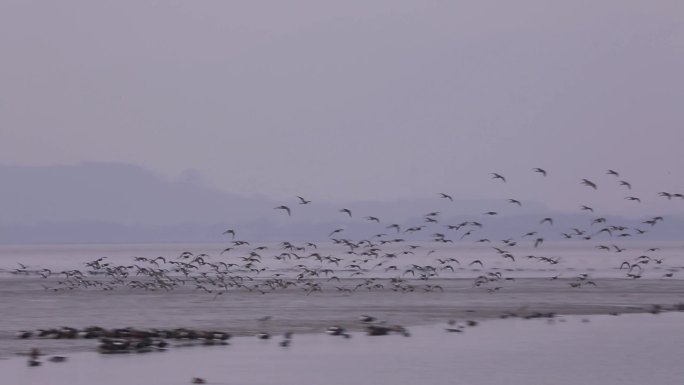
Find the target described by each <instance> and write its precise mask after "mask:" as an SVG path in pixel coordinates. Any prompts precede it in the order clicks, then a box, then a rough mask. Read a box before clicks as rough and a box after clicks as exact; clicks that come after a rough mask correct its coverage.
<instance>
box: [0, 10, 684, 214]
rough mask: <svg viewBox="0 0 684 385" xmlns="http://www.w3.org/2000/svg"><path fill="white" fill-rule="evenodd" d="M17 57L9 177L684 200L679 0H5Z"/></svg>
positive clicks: (331, 192)
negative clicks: (62, 168)
mask: <svg viewBox="0 0 684 385" xmlns="http://www.w3.org/2000/svg"><path fill="white" fill-rule="evenodd" d="M0 57H1V60H0V164H4V165H52V164H74V163H78V162H82V161H118V162H126V163H132V164H137V165H141V166H144V167H147V168H149V169H151V170H154V171H157V172H159V173H162V174H164V175H168V176H170V177H174V178H175V177H179V176H180V175H182V174H183V173H184V172H185V171H186V170H188V169H194V170H197V172H198V173H199V174H201V175H202V177H203V178H204V179H205V180H206V181H207V183H208V184H211V185H214V186H216V187H218V188H220V189H223V190H226V191H231V192H237V193H241V194H254V193H258V194H263V195H267V196H270V197H274V198H283V199H285V198H287V199H290V198H292V197H293V196H294V195H304V196H307V197H309V198H311V199H315V200H358V199H397V198H407V197H424V196H434V195H435V194H436V193H437V192H442V191H444V192H448V193H452V194H453V195H454V196H457V197H459V196H460V197H487V196H490V195H495V194H497V193H498V191H497V190H498V189H500V188H501V185H499V184H496V182H497V181H493V180H491V176H490V175H489V173H490V172H493V171H497V172H501V173H502V174H504V175H506V176H507V178H508V179H509V182H508V183H507V188H508V189H510V193H511V194H515V195H516V196H523V197H529V198H535V199H540V200H543V201H545V202H546V203H548V204H549V205H551V206H555V207H564V206H568V207H569V206H570V205H572V206H573V207H574V205H575V203H576V201H575V200H572V204H570V203H566V202H569V200H568V198H569V197H572V198H574V197H575V196H576V195H577V194H589V193H591V192H590V191H587V190H588V189H587V188H586V187H584V186H580V185H579V178H589V179H592V178H593V179H595V180H598V181H601V182H603V181H606V180H607V178H608V177H609V176H606V175H605V170H606V169H608V168H614V169H616V170H618V171H621V172H622V173H623V175H622V176H623V177H624V178H625V179H627V180H629V181H630V182H632V184H633V185H635V191H636V192H635V193H634V194H637V193H642V194H649V195H648V196H649V197H654V194H655V192H656V191H661V190H664V191H676V192H682V191H684V167H682V165H684V160H683V157H682V153H681V147H682V144H684V71H683V70H682V69H684V2H683V1H681V0H673V1H628V0H611V1H600V0H599V1H597V0H589V1H578V0H573V1H549V0H539V1H528V0H525V1H481V0H477V1H456V0H454V1H425V0H420V1H399V0H386V1H369V0H362V1H334V2H328V1H318V0H316V1H142V0H130V1H124V0H115V1H92V0H81V1H74V0H61V1H28V0H16V1H13V0H0ZM532 167H543V168H546V169H547V170H548V171H549V177H548V179H547V181H546V182H544V183H546V184H547V185H549V186H551V185H552V187H553V188H551V187H549V186H545V185H544V184H543V183H541V182H539V181H538V177H539V175H536V174H534V173H532V172H531V171H530V169H531V168H532ZM564 185H567V186H568V188H567V191H565V190H563V189H562V188H561V189H560V191H565V193H558V191H559V188H558V186H564ZM639 188H641V190H639ZM551 191H554V193H553V194H551ZM615 204H616V207H618V206H619V205H625V204H627V203H626V202H624V201H623V200H621V199H618V200H617V201H616V203H615Z"/></svg>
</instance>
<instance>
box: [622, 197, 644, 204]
mask: <svg viewBox="0 0 684 385" xmlns="http://www.w3.org/2000/svg"><path fill="white" fill-rule="evenodd" d="M625 199H627V200H628V201H636V202H639V203H641V199H639V198H637V197H626V198H625Z"/></svg>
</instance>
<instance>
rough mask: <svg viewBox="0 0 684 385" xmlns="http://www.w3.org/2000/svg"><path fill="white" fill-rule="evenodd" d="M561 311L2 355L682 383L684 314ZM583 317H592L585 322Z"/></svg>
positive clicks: (234, 368) (238, 371)
mask: <svg viewBox="0 0 684 385" xmlns="http://www.w3.org/2000/svg"><path fill="white" fill-rule="evenodd" d="M585 318H586V317H584V316H565V317H560V318H557V319H555V320H554V321H553V322H550V321H548V320H546V319H534V320H522V319H506V320H491V321H485V322H482V323H480V325H479V326H476V327H470V328H467V329H466V331H465V332H464V333H446V332H445V331H444V327H443V325H439V326H434V325H433V326H421V327H413V328H411V329H410V331H411V337H403V336H400V335H390V336H385V337H369V336H365V335H361V334H359V333H355V334H354V335H353V336H352V338H350V339H343V338H339V337H332V336H329V335H325V334H319V333H317V334H306V335H297V334H295V336H294V339H293V343H292V345H290V346H289V347H287V348H283V347H280V346H279V345H278V343H277V342H278V339H272V340H267V341H264V340H258V339H257V338H255V337H238V338H235V339H234V340H233V341H232V344H231V345H230V346H226V347H209V348H185V349H181V348H177V349H174V350H170V351H168V352H164V353H150V354H145V355H135V356H131V355H120V356H102V355H97V354H94V353H77V354H73V355H72V356H71V357H70V360H69V361H68V362H67V363H63V364H52V363H45V364H44V365H43V366H42V367H39V368H28V367H27V366H26V364H25V362H24V360H23V359H14V360H5V361H0V370H1V371H2V373H3V378H4V379H6V380H9V381H11V383H12V384H19V385H22V384H37V383H50V384H54V385H61V384H65V385H67V384H68V385H81V384H83V385H85V384H91V383H93V382H96V383H98V384H102V385H109V384H112V385H114V384H169V385H173V384H188V383H190V380H191V378H193V377H203V378H205V379H206V380H207V383H210V384H244V383H249V384H264V385H265V384H278V385H295V384H296V385H301V384H316V383H318V384H320V383H323V384H327V385H338V384H339V385H342V384H345V385H346V384H353V383H356V384H396V385H404V384H406V385H409V384H411V385H413V384H416V383H420V384H436V385H437V384H493V385H498V384H501V385H503V384H505V385H518V384H520V385H523V384H525V385H528V384H584V385H587V384H589V385H591V384H596V385H599V384H601V385H613V384H614V385H618V384H619V385H632V384H633V385H642V384H662V385H670V384H672V385H675V384H677V385H679V384H681V380H682V378H684V367H682V366H681V365H680V361H681V353H682V351H684V336H683V335H682V334H681V325H682V322H683V321H684V314H681V313H664V314H659V315H652V314H632V315H622V316H619V317H614V316H591V317H590V318H587V319H585ZM583 319H584V320H585V321H590V322H583Z"/></svg>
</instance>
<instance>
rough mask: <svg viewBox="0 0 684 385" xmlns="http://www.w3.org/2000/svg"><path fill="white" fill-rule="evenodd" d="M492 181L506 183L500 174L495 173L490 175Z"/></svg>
mask: <svg viewBox="0 0 684 385" xmlns="http://www.w3.org/2000/svg"><path fill="white" fill-rule="evenodd" d="M491 175H492V179H501V180H502V181H504V182H506V178H504V177H503V176H502V175H501V174H497V173H495V172H493V173H491Z"/></svg>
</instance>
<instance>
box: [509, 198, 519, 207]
mask: <svg viewBox="0 0 684 385" xmlns="http://www.w3.org/2000/svg"><path fill="white" fill-rule="evenodd" d="M508 203H514V204H516V205H518V206H522V203H520V201H519V200H517V199H509V200H508Z"/></svg>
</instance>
